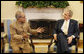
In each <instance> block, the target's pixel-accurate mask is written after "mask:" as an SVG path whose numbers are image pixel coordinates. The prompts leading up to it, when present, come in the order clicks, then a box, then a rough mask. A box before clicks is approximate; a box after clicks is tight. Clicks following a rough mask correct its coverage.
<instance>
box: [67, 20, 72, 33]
mask: <svg viewBox="0 0 84 54" xmlns="http://www.w3.org/2000/svg"><path fill="white" fill-rule="evenodd" d="M72 24H73V23H72V21H71V19H70V22H69V28H68V34H69V32H70V29H71V27H72Z"/></svg>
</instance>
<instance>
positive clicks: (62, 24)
mask: <svg viewBox="0 0 84 54" xmlns="http://www.w3.org/2000/svg"><path fill="white" fill-rule="evenodd" d="M63 23H64V19H63V20H62V22H61V23H60V24H61V25H60V29H61V27H62V25H63Z"/></svg>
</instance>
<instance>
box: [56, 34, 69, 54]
mask: <svg viewBox="0 0 84 54" xmlns="http://www.w3.org/2000/svg"><path fill="white" fill-rule="evenodd" d="M57 39H58V41H57V52H58V53H63V52H65V51H68V43H67V37H65V36H64V35H63V34H62V33H60V34H58V36H57Z"/></svg>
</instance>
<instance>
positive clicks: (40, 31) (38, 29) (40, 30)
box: [36, 27, 44, 33]
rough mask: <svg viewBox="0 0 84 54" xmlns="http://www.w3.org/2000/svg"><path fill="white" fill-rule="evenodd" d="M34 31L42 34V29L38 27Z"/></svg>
mask: <svg viewBox="0 0 84 54" xmlns="http://www.w3.org/2000/svg"><path fill="white" fill-rule="evenodd" d="M36 30H37V32H38V33H42V32H44V28H40V27H39V28H37V29H36Z"/></svg>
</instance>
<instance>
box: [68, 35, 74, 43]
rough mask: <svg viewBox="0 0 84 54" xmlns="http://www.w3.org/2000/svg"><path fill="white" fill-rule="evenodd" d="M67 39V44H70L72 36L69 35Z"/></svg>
mask: <svg viewBox="0 0 84 54" xmlns="http://www.w3.org/2000/svg"><path fill="white" fill-rule="evenodd" d="M67 39H68V44H70V43H71V42H72V39H73V36H70V37H68V38H67Z"/></svg>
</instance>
